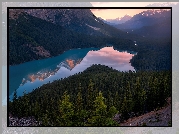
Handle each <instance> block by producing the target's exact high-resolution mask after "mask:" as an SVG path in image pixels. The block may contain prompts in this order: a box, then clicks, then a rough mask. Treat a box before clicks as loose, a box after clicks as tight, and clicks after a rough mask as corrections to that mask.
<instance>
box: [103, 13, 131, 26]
mask: <svg viewBox="0 0 179 134" xmlns="http://www.w3.org/2000/svg"><path fill="white" fill-rule="evenodd" d="M131 18H132V17H131V16H129V15H128V14H126V15H124V16H123V17H117V18H116V19H106V20H105V21H107V22H109V24H110V23H111V24H113V25H116V24H122V23H125V22H126V21H128V20H130V19H131Z"/></svg>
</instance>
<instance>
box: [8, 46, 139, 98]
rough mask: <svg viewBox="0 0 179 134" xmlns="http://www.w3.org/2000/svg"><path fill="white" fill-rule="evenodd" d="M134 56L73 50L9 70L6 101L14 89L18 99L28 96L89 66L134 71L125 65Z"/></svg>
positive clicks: (111, 51) (120, 52)
mask: <svg viewBox="0 0 179 134" xmlns="http://www.w3.org/2000/svg"><path fill="white" fill-rule="evenodd" d="M135 54H136V53H135V52H132V53H129V52H127V51H118V50H114V48H113V47H104V48H101V49H98V48H86V49H74V50H69V51H66V52H65V53H64V54H62V55H59V56H56V57H52V58H48V59H43V60H38V61H31V62H28V63H24V64H23V65H21V64H20V65H16V66H14V67H13V66H11V67H10V70H11V71H10V72H9V74H10V77H9V79H10V82H9V95H10V98H11V99H12V96H13V92H14V88H15V87H17V95H18V96H22V95H23V91H25V90H26V91H27V92H31V91H32V90H33V89H35V88H38V87H40V86H42V85H43V84H46V83H48V82H53V81H54V80H57V79H61V78H65V77H68V76H70V75H73V74H75V73H78V72H82V71H84V70H85V69H86V68H88V67H90V66H91V65H92V64H102V65H106V66H109V67H112V68H114V69H117V70H119V71H128V70H132V71H135V69H134V68H133V67H132V66H131V64H130V63H129V61H130V59H132V57H133V56H134V55H135ZM34 66H35V67H34ZM22 68H23V69H22ZM17 74H18V75H17Z"/></svg>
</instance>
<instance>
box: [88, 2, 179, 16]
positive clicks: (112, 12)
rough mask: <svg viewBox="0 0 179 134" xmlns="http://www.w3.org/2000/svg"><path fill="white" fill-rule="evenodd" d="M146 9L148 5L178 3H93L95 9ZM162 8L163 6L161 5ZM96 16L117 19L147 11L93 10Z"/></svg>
mask: <svg viewBox="0 0 179 134" xmlns="http://www.w3.org/2000/svg"><path fill="white" fill-rule="evenodd" d="M126 3H128V4H127V5H128V7H145V6H148V5H153V4H155V6H157V4H166V5H167V4H177V3H178V2H170V3H166V2H160V3H159V2H91V4H92V5H93V6H94V7H126ZM160 6H161V5H160ZM91 11H92V12H93V14H94V15H96V16H97V17H101V18H103V19H116V18H118V17H119V18H121V17H123V16H125V15H126V14H128V15H130V16H134V15H135V14H138V13H140V12H142V11H146V9H91Z"/></svg>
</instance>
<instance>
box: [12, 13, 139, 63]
mask: <svg viewBox="0 0 179 134" xmlns="http://www.w3.org/2000/svg"><path fill="white" fill-rule="evenodd" d="M9 24H10V25H9V64H10V65H15V64H20V63H23V62H27V61H31V60H38V59H42V58H47V57H52V56H57V55H59V54H62V53H63V52H64V51H67V50H69V49H73V48H89V47H97V48H98V47H99V48H100V47H103V46H106V44H111V43H113V45H114V46H115V47H116V48H119V49H127V50H135V48H136V47H135V46H134V43H133V41H132V40H130V39H128V38H126V39H125V38H121V39H119V38H115V37H106V36H91V35H88V34H81V33H77V32H74V31H70V30H68V29H66V28H64V27H62V26H60V25H56V24H53V23H51V22H48V21H45V20H42V19H39V18H37V17H33V16H30V15H28V14H25V13H21V14H20V15H19V16H18V18H17V19H10V20H9Z"/></svg>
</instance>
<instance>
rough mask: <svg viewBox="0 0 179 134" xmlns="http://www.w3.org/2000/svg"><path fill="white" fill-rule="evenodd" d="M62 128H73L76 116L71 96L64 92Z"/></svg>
mask: <svg viewBox="0 0 179 134" xmlns="http://www.w3.org/2000/svg"><path fill="white" fill-rule="evenodd" d="M60 116H61V117H60V123H61V124H60V126H72V125H73V116H74V106H73V104H72V103H71V102H70V96H69V95H67V92H64V95H63V97H62V101H61V104H60Z"/></svg>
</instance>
